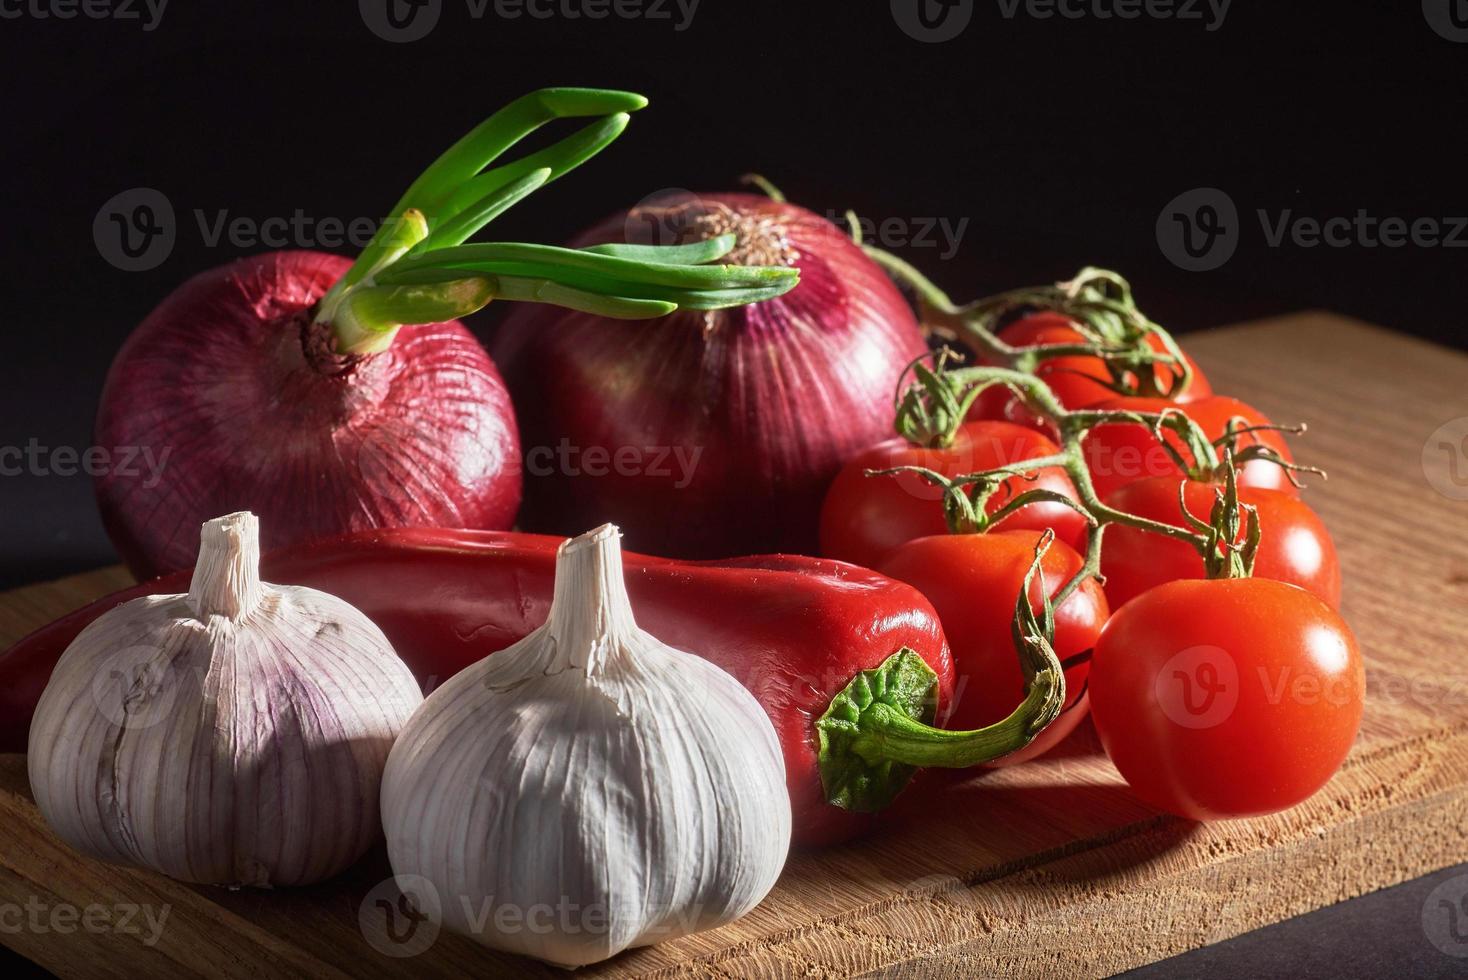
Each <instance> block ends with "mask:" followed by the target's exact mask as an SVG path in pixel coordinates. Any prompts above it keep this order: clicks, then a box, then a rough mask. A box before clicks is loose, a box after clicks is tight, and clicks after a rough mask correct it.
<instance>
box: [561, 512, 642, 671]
mask: <svg viewBox="0 0 1468 980" xmlns="http://www.w3.org/2000/svg"><path fill="white" fill-rule="evenodd" d="M621 536H622V535H621V532H620V531H618V530H617V528H616V527H615V526H613V525H611V524H606V525H603V526H602V527H599V528H597V529H596V530H595V531H592V532H591V533H589V534H584V535H582V536H581V537H579V538H572V539H571V540H569V541H566V542H565V543H563V544H562V545H561V547H560V549H559V550H558V551H557V553H556V555H557V557H556V584H555V589H554V591H553V592H552V594H551V607H550V613H549V615H548V616H547V618H546V626H545V629H546V632H547V633H548V634H549V635H550V637H551V638H552V639H553V640H554V653H553V654H552V663H551V665H550V666H551V668H552V672H553V671H556V670H568V669H572V668H580V669H582V670H584V671H586V673H587V675H588V676H591V675H595V674H597V673H599V672H600V671H601V669H602V666H603V661H604V660H605V658H606V657H607V656H608V654H609V653H612V652H615V651H616V650H618V649H620V648H621V645H622V641H624V640H625V639H626V638H627V636H628V635H629V634H631V633H633V632H635V631H636V630H637V622H636V620H635V619H634V618H633V616H632V600H631V599H630V598H628V596H627V582H626V579H625V577H624V575H623V572H622V548H621V540H620V539H621Z"/></svg>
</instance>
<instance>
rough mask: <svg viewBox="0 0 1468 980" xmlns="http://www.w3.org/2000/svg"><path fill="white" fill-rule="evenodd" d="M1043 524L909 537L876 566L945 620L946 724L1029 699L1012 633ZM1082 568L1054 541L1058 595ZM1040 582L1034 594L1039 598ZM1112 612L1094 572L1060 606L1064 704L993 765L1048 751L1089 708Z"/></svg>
mask: <svg viewBox="0 0 1468 980" xmlns="http://www.w3.org/2000/svg"><path fill="white" fill-rule="evenodd" d="M1039 540H1040V532H1037V531H992V532H990V533H988V534H944V535H937V536H934V537H928V538H918V539H917V540H915V541H909V542H908V543H907V544H904V545H902V546H900V547H899V548H897V549H896V550H895V551H893V552H892V554H891V555H889V556H888V557H887V559H886V560H885V561H883V562H882V563H881V565H880V566H879V568H878V570H879V571H881V572H882V573H883V574H884V575H889V576H891V577H892V578H895V579H898V580H900V581H903V582H906V583H908V584H909V585H912V586H914V587H915V588H917V590H918V591H920V592H922V593H923V595H925V596H927V597H928V601H930V602H931V603H932V604H933V608H935V609H937V610H938V618H939V620H941V621H942V623H943V632H944V634H945V635H946V636H947V637H948V645H949V647H950V649H952V651H953V666H954V675H955V684H954V693H953V711H952V714H951V715H950V716H949V718H948V721H947V727H949V728H953V729H956V730H959V731H968V730H970V729H974V728H981V727H983V726H985V725H992V724H994V723H995V722H997V721H1002V720H1004V719H1005V718H1006V717H1008V716H1009V714H1010V713H1011V712H1012V711H1014V709H1015V708H1016V707H1017V706H1018V705H1019V703H1020V701H1021V700H1022V699H1023V698H1024V675H1023V673H1022V672H1021V670H1020V665H1019V655H1018V654H1017V653H1016V652H1015V649H1014V640H1013V638H1012V637H1011V635H1010V623H1011V622H1012V620H1013V619H1014V605H1015V602H1016V601H1018V599H1019V592H1020V588H1021V586H1023V584H1024V579H1025V575H1026V573H1027V572H1028V571H1029V569H1030V565H1031V564H1033V563H1034V560H1035V545H1036V544H1037V543H1038V542H1039ZM1080 567H1081V556H1080V555H1078V554H1076V552H1075V550H1074V549H1073V548H1071V547H1070V546H1069V545H1066V544H1063V543H1062V542H1060V541H1056V542H1053V543H1052V544H1051V545H1050V550H1049V551H1047V552H1046V553H1045V558H1044V560H1043V561H1042V562H1041V564H1040V569H1041V572H1042V573H1043V574H1044V583H1045V591H1046V593H1048V594H1049V595H1051V596H1052V597H1053V596H1054V595H1055V593H1056V592H1058V591H1059V590H1060V587H1061V586H1063V585H1064V584H1065V583H1066V582H1067V581H1068V580H1069V579H1070V577H1071V575H1073V574H1075V572H1076V571H1077V570H1078V569H1079V568H1080ZM1041 594H1042V593H1041V592H1040V580H1039V577H1038V576H1037V577H1036V579H1035V580H1034V581H1033V582H1032V583H1031V587H1030V601H1031V602H1033V603H1035V604H1036V606H1038V604H1039V603H1040V601H1041V598H1040V597H1041ZM1109 612H1110V610H1109V608H1108V607H1107V605H1106V596H1105V595H1104V594H1103V593H1102V592H1101V589H1100V588H1099V587H1098V586H1097V584H1096V581H1095V579H1091V580H1089V581H1087V582H1086V583H1085V584H1084V585H1082V586H1081V588H1080V589H1078V590H1077V591H1076V592H1075V593H1073V594H1072V595H1071V596H1070V597H1069V598H1067V599H1066V600H1065V602H1064V604H1062V605H1061V606H1060V607H1059V608H1057V609H1056V610H1055V654H1056V656H1057V657H1059V658H1060V661H1061V663H1063V664H1065V665H1066V671H1065V685H1066V688H1065V699H1066V703H1065V708H1064V709H1063V710H1062V711H1061V713H1060V716H1059V717H1058V718H1056V719H1055V721H1053V722H1051V724H1050V726H1049V727H1048V728H1046V729H1045V730H1044V731H1043V732H1041V733H1040V735H1039V737H1037V738H1036V739H1035V740H1034V741H1033V742H1031V743H1030V744H1029V745H1028V746H1026V747H1025V748H1023V749H1021V750H1020V751H1019V752H1015V753H1013V754H1011V755H1007V756H1005V757H1004V758H1002V759H1000V760H998V761H996V762H995V763H993V765H996V766H1000V765H1013V764H1015V763H1018V762H1024V761H1026V760H1027V759H1033V758H1034V757H1035V756H1038V755H1041V754H1043V753H1044V752H1047V751H1049V750H1050V749H1051V748H1053V747H1054V746H1055V745H1056V744H1058V743H1059V742H1060V740H1061V739H1063V738H1065V736H1067V735H1069V734H1070V733H1071V732H1072V731H1074V730H1075V727H1076V725H1078V724H1080V722H1081V719H1082V718H1084V717H1085V715H1086V704H1087V701H1086V681H1087V678H1088V676H1089V675H1090V663H1089V660H1090V657H1089V652H1090V650H1091V648H1092V647H1093V646H1095V643H1096V638H1097V637H1098V636H1099V635H1100V633H1101V627H1102V625H1103V624H1104V623H1105V622H1106V617H1107V615H1108V614H1109Z"/></svg>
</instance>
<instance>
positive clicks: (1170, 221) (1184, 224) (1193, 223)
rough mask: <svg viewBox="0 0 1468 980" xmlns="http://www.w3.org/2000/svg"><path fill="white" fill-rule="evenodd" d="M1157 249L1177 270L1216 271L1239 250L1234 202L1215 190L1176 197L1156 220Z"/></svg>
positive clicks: (1210, 189)
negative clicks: (1160, 250) (1159, 249)
mask: <svg viewBox="0 0 1468 980" xmlns="http://www.w3.org/2000/svg"><path fill="white" fill-rule="evenodd" d="M1157 245H1158V247H1159V248H1161V249H1162V254H1163V255H1165V256H1166V257H1167V260H1168V261H1169V262H1171V263H1172V264H1173V265H1175V266H1177V267H1178V268H1179V269H1186V270H1187V271H1189V272H1209V271H1211V270H1213V269H1217V268H1219V267H1220V266H1222V265H1223V264H1224V263H1225V262H1227V261H1228V260H1229V259H1231V258H1233V254H1234V250H1235V249H1237V248H1238V247H1239V210H1238V208H1237V207H1235V206H1234V202H1233V198H1231V197H1229V196H1228V195H1227V194H1225V193H1224V192H1223V191H1221V190H1219V189H1218V188H1216V187H1197V188H1194V189H1193V190H1190V191H1186V192H1184V193H1182V194H1179V195H1178V196H1177V197H1175V198H1173V199H1172V200H1171V201H1169V202H1167V207H1165V208H1163V209H1162V213H1161V214H1159V215H1158V216H1157Z"/></svg>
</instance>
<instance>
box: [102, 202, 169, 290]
mask: <svg viewBox="0 0 1468 980" xmlns="http://www.w3.org/2000/svg"><path fill="white" fill-rule="evenodd" d="M177 237H178V228H177V226H176V223H175V221H174V215H173V203H172V202H171V201H169V200H168V197H167V196H166V195H165V194H164V193H163V192H162V191H159V190H155V189H154V188H152V187H131V188H129V189H127V190H125V191H122V192H121V193H119V194H114V195H113V196H112V197H111V198H109V199H108V200H107V203H105V204H103V205H102V207H100V208H99V209H98V210H97V216H96V217H95V218H93V219H92V240H93V241H94V242H96V245H97V252H98V254H100V255H101V256H102V258H104V259H106V260H107V261H108V262H109V263H110V264H112V265H113V266H115V267H117V268H118V269H121V270H122V271H123V272H147V271H148V270H149V269H156V268H158V266H160V265H162V264H163V262H164V261H165V260H166V259H167V258H168V256H169V255H171V254H173V245H174V242H175V240H176V239H177Z"/></svg>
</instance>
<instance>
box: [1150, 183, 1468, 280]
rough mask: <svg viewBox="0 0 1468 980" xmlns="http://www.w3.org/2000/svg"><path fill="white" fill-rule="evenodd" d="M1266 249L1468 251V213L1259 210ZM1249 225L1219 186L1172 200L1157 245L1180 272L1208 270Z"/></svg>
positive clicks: (1226, 254) (1226, 256)
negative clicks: (1319, 214) (1320, 213)
mask: <svg viewBox="0 0 1468 980" xmlns="http://www.w3.org/2000/svg"><path fill="white" fill-rule="evenodd" d="M1254 214H1255V217H1256V219H1257V221H1258V223H1259V232H1260V237H1261V238H1262V240H1263V243H1264V245H1265V247H1267V248H1286V247H1289V248H1300V249H1313V248H1334V249H1341V248H1369V249H1377V248H1385V249H1396V248H1468V215H1456V216H1454V215H1443V216H1435V215H1419V216H1415V217H1403V216H1400V215H1378V214H1372V213H1371V212H1370V211H1368V210H1367V209H1366V208H1357V209H1356V212H1355V213H1354V214H1350V215H1344V214H1342V215H1329V216H1326V217H1317V216H1315V215H1309V214H1299V213H1297V212H1296V211H1295V209H1294V208H1283V209H1281V210H1278V211H1270V210H1268V209H1266V208H1257V209H1255V212H1254ZM1246 225H1247V223H1246V222H1244V221H1243V220H1242V219H1241V217H1240V214H1239V209H1238V207H1237V206H1236V205H1235V204H1234V201H1233V198H1232V197H1230V196H1229V195H1228V194H1227V193H1226V192H1224V191H1222V190H1220V189H1218V188H1216V187H1198V188H1194V189H1193V190H1190V191H1185V192H1183V193H1182V194H1179V195H1178V196H1177V197H1175V198H1173V199H1172V200H1171V201H1169V202H1167V205H1166V206H1165V207H1163V209H1162V211H1161V212H1160V213H1159V214H1158V216H1157V245H1158V247H1159V248H1160V249H1161V250H1162V254H1163V255H1165V256H1166V257H1167V259H1168V261H1170V262H1172V264H1173V265H1175V266H1177V267H1178V268H1180V269H1187V270H1188V271H1191V272H1207V271H1211V270H1213V269H1217V268H1220V267H1221V266H1223V265H1224V263H1226V262H1228V260H1229V259H1230V258H1232V257H1233V254H1234V252H1235V250H1236V249H1237V248H1238V246H1239V243H1240V241H1241V240H1242V239H1243V236H1244V231H1245V229H1246Z"/></svg>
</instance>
